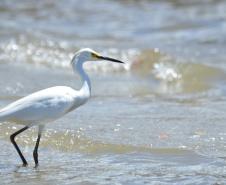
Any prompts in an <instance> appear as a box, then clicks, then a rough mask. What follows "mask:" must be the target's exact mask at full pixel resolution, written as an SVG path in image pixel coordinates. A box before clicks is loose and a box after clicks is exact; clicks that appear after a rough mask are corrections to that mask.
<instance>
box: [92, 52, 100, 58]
mask: <svg viewBox="0 0 226 185" xmlns="http://www.w3.org/2000/svg"><path fill="white" fill-rule="evenodd" d="M91 55H92V57H93V58H96V59H98V58H99V56H100V55H99V54H98V53H92V54H91Z"/></svg>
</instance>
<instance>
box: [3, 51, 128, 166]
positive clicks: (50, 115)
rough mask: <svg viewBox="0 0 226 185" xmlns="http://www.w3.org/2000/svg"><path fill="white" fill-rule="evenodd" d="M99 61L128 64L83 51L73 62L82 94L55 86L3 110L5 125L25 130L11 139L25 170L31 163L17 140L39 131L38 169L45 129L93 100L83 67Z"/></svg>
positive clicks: (34, 156) (34, 153)
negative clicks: (13, 124) (30, 131)
mask: <svg viewBox="0 0 226 185" xmlns="http://www.w3.org/2000/svg"><path fill="white" fill-rule="evenodd" d="M98 60H103V61H104V60H105V61H106V60H107V61H111V62H116V63H124V62H122V61H120V60H117V59H114V58H110V57H106V56H103V55H101V54H99V53H98V52H96V51H94V50H92V49H90V48H83V49H80V50H79V51H77V52H76V53H75V55H74V57H73V58H72V60H71V66H72V69H73V71H74V72H77V73H78V74H79V76H80V78H81V81H82V87H81V88H80V90H74V89H73V88H71V87H68V86H54V87H50V88H47V89H43V90H40V91H37V92H34V93H32V94H30V95H28V96H25V97H23V98H21V99H19V100H16V101H15V102H12V103H10V104H9V105H7V106H6V107H4V108H2V109H0V121H1V122H12V123H15V124H20V125H23V126H24V127H23V128H22V129H20V130H18V131H16V132H15V133H13V134H12V135H10V141H11V142H12V144H13V145H14V147H15V149H16V151H17V153H18V154H19V156H20V158H21V160H22V162H23V164H22V166H27V165H28V163H27V160H26V159H25V157H24V156H23V154H22V152H21V150H20V148H19V147H18V145H17V143H16V141H15V137H16V136H17V135H19V134H21V133H22V132H24V131H25V130H27V129H29V128H31V127H33V126H37V127H38V137H37V140H36V144H35V147H34V150H33V158H34V162H35V168H36V167H38V166H39V161H38V147H39V143H40V139H41V135H42V133H43V129H44V127H45V125H46V124H47V123H50V122H53V121H55V120H57V119H59V118H61V117H62V116H64V115H66V114H67V113H69V112H71V111H73V110H75V109H76V108H78V107H80V106H82V105H84V104H85V103H86V102H87V100H88V99H89V98H90V96H91V82H90V79H89V76H88V75H87V73H86V72H85V71H84V68H83V64H84V63H85V62H87V61H91V62H93V61H98Z"/></svg>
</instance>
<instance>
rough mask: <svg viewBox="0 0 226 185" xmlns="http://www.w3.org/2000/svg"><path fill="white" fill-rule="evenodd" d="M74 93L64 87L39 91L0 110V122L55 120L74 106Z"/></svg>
mask: <svg viewBox="0 0 226 185" xmlns="http://www.w3.org/2000/svg"><path fill="white" fill-rule="evenodd" d="M73 93H76V91H74V90H72V89H71V88H69V87H64V86H59V87H52V88H48V89H45V90H42V91H38V92H36V93H33V94H31V95H29V96H26V97H24V98H22V99H19V100H17V101H15V102H13V103H11V104H9V105H8V106H6V107H5V108H3V109H2V110H0V120H4V121H7V120H8V121H13V122H18V123H22V122H24V123H26V122H42V121H43V122H46V121H51V120H55V119H57V118H59V117H61V116H62V115H64V114H65V113H66V112H68V110H69V109H70V108H71V107H72V106H73V97H74V94H73Z"/></svg>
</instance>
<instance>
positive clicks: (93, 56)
mask: <svg viewBox="0 0 226 185" xmlns="http://www.w3.org/2000/svg"><path fill="white" fill-rule="evenodd" d="M74 59H78V60H80V61H83V62H85V61H97V60H108V61H111V62H117V63H124V62H122V61H120V60H117V59H114V58H110V57H105V56H102V55H101V54H99V53H97V52H96V51H94V50H92V49H90V48H84V49H80V50H79V51H78V52H77V53H76V54H75V56H74V58H73V60H74ZM73 60H72V62H73Z"/></svg>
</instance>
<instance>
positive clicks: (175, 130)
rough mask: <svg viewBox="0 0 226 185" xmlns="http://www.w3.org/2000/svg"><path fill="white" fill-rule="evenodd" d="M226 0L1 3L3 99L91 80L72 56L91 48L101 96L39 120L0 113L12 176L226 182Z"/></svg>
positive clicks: (34, 180) (20, 180)
mask: <svg viewBox="0 0 226 185" xmlns="http://www.w3.org/2000/svg"><path fill="white" fill-rule="evenodd" d="M225 9H226V2H225V1H223V0H222V1H221V0H206V1H204V0H203V1H185V0H184V1H183V0H171V1H164V0H162V1H146V0H141V1H139V2H137V1H122V0H121V1H96V0H92V1H88V0H84V1H82V3H81V2H79V1H72V0H70V1H67V3H65V2H64V1H53V0H49V1H21V2H20V3H17V1H16V0H15V1H1V2H0V22H1V24H0V28H1V29H0V79H1V80H0V86H1V88H0V107H4V106H5V105H7V104H8V103H10V102H12V101H14V100H16V99H18V98H21V97H24V96H26V95H27V94H29V93H32V92H34V91H37V90H40V89H43V88H47V87H51V86H55V85H68V86H71V87H74V88H75V89H79V87H80V86H81V84H80V81H79V77H78V76H77V75H74V74H73V72H72V70H71V68H70V66H69V64H70V60H71V58H72V56H73V54H74V52H75V51H77V49H79V48H81V47H91V48H94V49H95V50H98V51H100V52H101V53H104V54H106V55H110V56H112V57H116V58H119V59H121V60H124V61H125V62H126V64H125V65H118V64H112V63H108V62H96V63H95V64H93V63H87V64H86V66H85V67H86V70H87V71H88V73H89V75H90V77H91V80H92V98H91V99H90V101H89V102H88V103H87V104H86V105H84V106H83V107H81V108H79V109H77V110H76V111H74V112H72V113H70V114H68V115H67V116H65V117H63V118H62V119H59V120H57V121H56V122H54V123H52V124H49V125H47V127H46V128H45V132H44V134H43V138H42V140H41V146H40V152H39V156H40V167H39V168H38V169H34V168H33V165H34V162H33V159H32V150H33V147H34V144H35V140H36V137H37V130H36V128H32V129H30V130H29V131H26V132H25V133H23V134H21V135H20V136H19V137H18V143H19V145H20V146H21V147H22V149H23V152H24V154H25V156H26V157H27V158H28V162H29V166H28V167H27V168H24V167H19V166H18V165H19V164H20V163H21V161H20V159H19V157H18V155H17V154H16V152H15V149H14V148H13V146H12V144H11V143H10V142H9V135H10V134H11V133H13V132H15V131H16V130H17V129H19V128H20V126H18V125H13V124H10V123H0V148H1V152H0V182H1V183H0V184H25V182H26V183H27V184H31V185H32V184H129V185H130V184H226V183H225V182H226V176H225V174H226V167H225V156H226V146H225V142H226V128H225V121H226V116H225V109H226V89H225V84H226V65H225V61H226V54H225V49H226V39H225V38H226V19H225V17H226V13H225Z"/></svg>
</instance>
